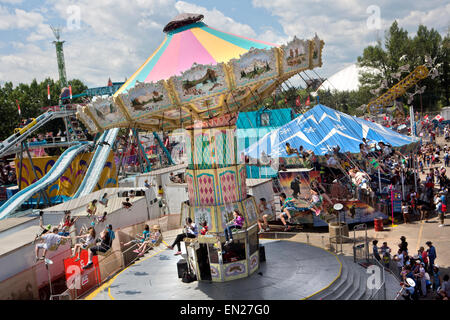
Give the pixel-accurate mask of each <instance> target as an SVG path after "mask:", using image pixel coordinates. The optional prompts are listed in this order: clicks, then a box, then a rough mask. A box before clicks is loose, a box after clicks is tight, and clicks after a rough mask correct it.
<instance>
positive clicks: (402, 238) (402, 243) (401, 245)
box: [399, 236, 408, 253]
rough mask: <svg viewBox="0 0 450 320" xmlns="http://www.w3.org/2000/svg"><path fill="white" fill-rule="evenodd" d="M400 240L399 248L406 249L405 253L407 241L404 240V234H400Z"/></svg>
mask: <svg viewBox="0 0 450 320" xmlns="http://www.w3.org/2000/svg"><path fill="white" fill-rule="evenodd" d="M400 241H401V242H400V244H399V247H400V250H402V251H406V253H408V242H406V238H405V236H401V237H400Z"/></svg>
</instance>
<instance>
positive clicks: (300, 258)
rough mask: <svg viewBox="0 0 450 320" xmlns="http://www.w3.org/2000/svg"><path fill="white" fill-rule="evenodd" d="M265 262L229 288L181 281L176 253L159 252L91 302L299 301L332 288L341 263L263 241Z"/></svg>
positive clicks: (319, 252)
mask: <svg viewBox="0 0 450 320" xmlns="http://www.w3.org/2000/svg"><path fill="white" fill-rule="evenodd" d="M261 243H263V244H264V246H265V252H266V259H267V261H266V262H264V263H262V265H261V267H260V269H259V270H258V271H257V272H256V273H255V274H253V275H252V276H250V277H249V278H246V279H239V280H235V281H231V282H226V283H210V282H199V281H194V282H192V283H188V284H187V283H183V282H182V281H181V279H179V278H178V277H177V261H178V260H180V256H174V251H171V250H168V249H165V247H164V246H163V245H162V246H161V251H159V250H158V251H159V252H151V251H150V253H149V254H148V255H149V257H145V258H143V259H142V261H140V262H139V263H137V264H134V265H132V266H130V267H128V268H127V269H125V270H124V271H123V272H121V273H120V274H118V275H117V276H116V277H115V278H114V279H113V280H112V281H110V282H109V283H108V285H107V286H106V287H104V288H103V289H102V290H101V291H100V292H99V294H97V295H96V296H95V297H93V299H96V300H102V299H117V300H130V299H132V300H145V299H151V300H153V299H155V300H160V299H177V300H178V299H181V300H184V299H185V300H210V299H213V300H228V299H237V300H246V299H248V300H250V299H258V300H260V299H261V300H274V299H283V300H285V299H288V300H297V299H304V298H307V297H309V296H311V295H313V294H315V293H317V292H319V291H321V290H323V289H325V288H327V287H328V286H330V285H331V284H332V283H333V282H334V281H335V280H336V279H337V278H338V277H339V274H340V270H341V262H340V261H339V260H338V258H337V257H336V256H335V255H333V254H331V253H329V252H327V251H325V250H323V249H320V248H317V247H313V246H310V245H307V244H304V243H298V242H291V241H285V240H278V241H276V240H263V241H261Z"/></svg>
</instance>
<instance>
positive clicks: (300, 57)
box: [281, 37, 310, 73]
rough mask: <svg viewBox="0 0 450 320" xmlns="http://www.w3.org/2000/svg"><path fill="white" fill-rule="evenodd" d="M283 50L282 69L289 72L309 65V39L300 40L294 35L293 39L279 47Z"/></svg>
mask: <svg viewBox="0 0 450 320" xmlns="http://www.w3.org/2000/svg"><path fill="white" fill-rule="evenodd" d="M281 50H283V61H282V63H283V71H284V73H290V72H293V71H299V70H302V69H306V68H308V67H309V54H310V50H309V41H308V40H306V41H305V40H300V39H298V38H297V37H294V40H292V41H291V42H289V43H288V44H287V45H283V46H282V47H281Z"/></svg>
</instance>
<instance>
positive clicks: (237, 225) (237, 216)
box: [224, 210, 244, 245]
mask: <svg viewBox="0 0 450 320" xmlns="http://www.w3.org/2000/svg"><path fill="white" fill-rule="evenodd" d="M233 217H234V219H233V220H232V221H231V222H230V224H229V225H227V227H226V228H225V230H224V231H225V240H226V241H225V245H227V244H230V243H232V242H233V232H232V231H231V229H242V226H243V225H244V217H243V216H242V214H241V213H240V212H239V211H238V210H234V211H233Z"/></svg>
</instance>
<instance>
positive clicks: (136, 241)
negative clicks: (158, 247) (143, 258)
mask: <svg viewBox="0 0 450 320" xmlns="http://www.w3.org/2000/svg"><path fill="white" fill-rule="evenodd" d="M149 236H150V227H149V226H148V224H146V225H145V227H144V231H142V236H141V235H137V237H138V238H139V239H134V240H131V241H129V242H127V243H123V242H121V243H120V244H122V245H124V246H128V245H130V244H132V243H134V244H140V243H143V242H144V241H146V240H147V239H148V238H149ZM135 251H136V250H134V252H135Z"/></svg>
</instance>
